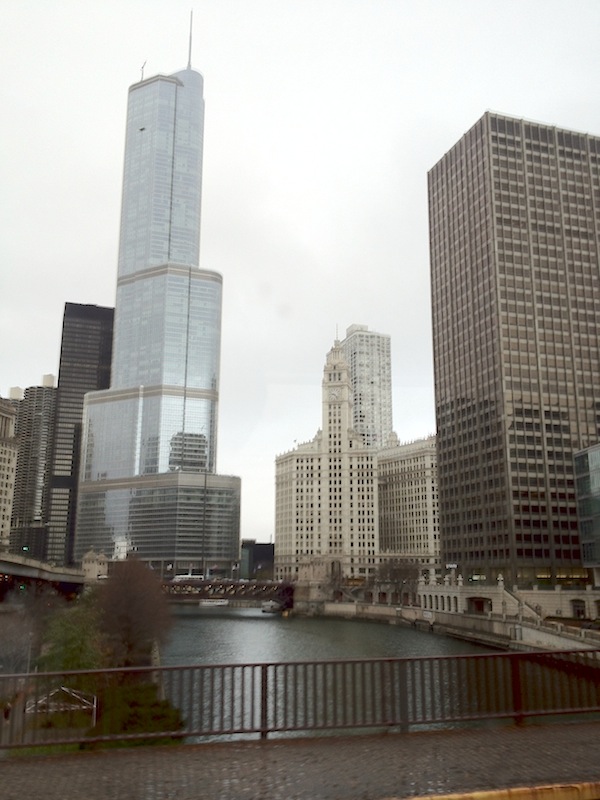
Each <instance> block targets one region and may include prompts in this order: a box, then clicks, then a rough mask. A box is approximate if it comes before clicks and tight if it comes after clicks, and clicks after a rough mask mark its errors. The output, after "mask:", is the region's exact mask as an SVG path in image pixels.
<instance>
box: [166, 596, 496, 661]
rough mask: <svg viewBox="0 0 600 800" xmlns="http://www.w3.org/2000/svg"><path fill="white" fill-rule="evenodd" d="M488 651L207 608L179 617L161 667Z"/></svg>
mask: <svg viewBox="0 0 600 800" xmlns="http://www.w3.org/2000/svg"><path fill="white" fill-rule="evenodd" d="M485 652H491V651H490V649H489V648H486V647H483V646H479V645H475V644H472V643H469V642H463V641H460V640H458V639H451V638H449V637H446V636H438V635H437V634H433V633H429V632H425V631H417V630H414V629H413V628H411V627H405V626H404V625H388V624H384V623H379V622H364V621H355V620H337V619H335V620H334V619H321V618H314V617H313V618H306V617H290V618H288V619H284V618H283V617H280V616H273V615H270V614H263V613H262V612H261V611H260V609H207V610H202V611H199V612H197V613H196V614H195V615H193V616H192V615H185V616H178V617H176V618H175V624H174V626H173V630H172V631H171V636H170V639H169V641H168V643H167V644H166V645H165V647H164V648H163V651H162V663H163V665H164V666H170V665H173V666H175V665H193V664H252V663H258V662H265V661H268V662H272V661H275V662H279V661H315V660H319V659H341V658H401V657H407V658H408V657H411V658H414V657H416V656H442V655H456V654H458V653H485Z"/></svg>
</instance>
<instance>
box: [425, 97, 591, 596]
mask: <svg viewBox="0 0 600 800" xmlns="http://www.w3.org/2000/svg"><path fill="white" fill-rule="evenodd" d="M599 159H600V139H599V138H597V137H594V136H589V135H587V134H580V133H574V132H572V131H566V130H561V129H558V128H555V127H551V126H548V125H541V124H538V123H534V122H528V121H526V120H520V119H512V118H509V117H505V116H502V115H499V114H494V113H491V112H487V113H486V114H484V116H483V117H482V118H481V119H480V120H479V121H478V122H477V123H476V124H475V125H474V126H473V127H472V128H471V130H469V131H468V132H467V133H466V134H465V135H464V136H463V137H462V139H461V140H460V141H459V142H458V143H457V144H456V145H455V146H454V147H453V148H452V149H451V150H450V151H449V152H448V153H446V155H445V156H444V157H443V158H442V159H441V160H440V161H439V162H438V163H437V164H436V165H435V166H434V167H433V169H431V171H430V172H429V178H428V180H429V216H430V247H431V297H432V311H433V347H434V369H435V396H436V417H437V446H438V483H439V504H440V535H441V550H442V565H444V562H446V563H452V564H456V565H457V569H458V571H459V572H460V573H462V574H463V577H464V578H465V580H471V581H477V580H486V581H488V582H490V581H494V580H495V579H496V578H497V577H498V576H500V575H503V577H504V580H505V582H506V584H507V585H508V586H510V585H513V584H519V585H524V584H544V583H549V584H559V583H565V584H566V583H572V582H579V581H582V580H584V579H585V574H586V573H585V570H583V568H582V561H581V550H580V540H579V531H578V523H577V506H576V500H575V486H574V476H573V455H574V452H575V451H576V450H579V449H583V448H586V447H588V446H589V445H591V444H593V443H595V442H596V441H598V438H599V433H600V428H599V426H600V337H599V334H600V317H599V315H598V308H599V307H600V271H599V270H598V262H599V253H598V243H599V242H600V169H599Z"/></svg>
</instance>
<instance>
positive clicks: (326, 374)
mask: <svg viewBox="0 0 600 800" xmlns="http://www.w3.org/2000/svg"><path fill="white" fill-rule="evenodd" d="M351 426H352V384H351V383H350V371H349V368H348V364H347V362H346V359H345V357H344V353H343V351H342V348H341V347H340V343H339V341H338V340H337V339H336V340H335V342H334V345H333V347H332V348H331V350H330V351H329V353H328V354H327V360H326V362H325V368H324V370H323V434H324V435H325V437H326V438H328V439H329V440H330V441H331V443H332V446H333V445H334V444H335V445H336V446H337V447H339V446H340V445H341V443H342V442H341V438H340V437H341V436H342V435H345V436H346V437H347V435H348V432H349V430H350V428H351Z"/></svg>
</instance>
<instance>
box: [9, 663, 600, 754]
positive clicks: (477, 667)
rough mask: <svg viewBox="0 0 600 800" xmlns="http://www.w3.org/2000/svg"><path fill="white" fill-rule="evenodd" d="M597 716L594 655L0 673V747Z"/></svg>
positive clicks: (599, 687)
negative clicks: (553, 716)
mask: <svg viewBox="0 0 600 800" xmlns="http://www.w3.org/2000/svg"><path fill="white" fill-rule="evenodd" d="M598 712H600V650H576V651H552V652H537V653H492V654H482V655H459V656H440V657H421V658H395V659H388V658H386V659H357V660H343V661H307V662H289V663H264V664H225V665H223V664H222V665H206V666H188V667H162V668H155V667H148V668H134V669H113V670H102V671H78V672H68V673H58V672H52V673H31V674H27V675H0V747H2V748H8V747H32V746H37V745H49V744H74V743H75V744H80V745H83V746H87V745H90V746H91V745H92V744H94V743H102V742H110V741H116V740H125V741H126V740H135V741H145V740H148V741H149V740H159V741H161V742H167V741H176V740H180V739H187V740H191V741H202V740H204V739H205V738H206V739H208V738H211V737H221V738H232V739H240V738H247V737H261V738H266V737H267V736H269V735H279V736H285V735H287V736H289V735H299V734H308V733H311V734H318V733H322V732H326V731H336V732H342V731H344V730H364V729H369V728H370V729H396V730H399V731H410V730H413V729H418V728H423V727H438V726H445V727H451V726H456V725H459V724H468V723H474V722H478V721H484V720H493V719H512V720H514V721H516V722H521V721H523V720H525V719H526V718H529V717H548V716H552V715H566V714H572V715H583V714H596V713H598Z"/></svg>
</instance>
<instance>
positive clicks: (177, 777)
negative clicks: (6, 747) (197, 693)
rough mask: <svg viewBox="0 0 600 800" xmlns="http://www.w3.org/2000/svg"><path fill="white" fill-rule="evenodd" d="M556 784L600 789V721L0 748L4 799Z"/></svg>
mask: <svg viewBox="0 0 600 800" xmlns="http://www.w3.org/2000/svg"><path fill="white" fill-rule="evenodd" d="M549 784H556V785H560V786H561V787H562V788H560V789H558V788H556V787H555V788H554V789H553V790H551V791H549V792H548V793H546V792H544V793H539V792H538V793H537V795H535V796H536V797H537V798H540V797H543V798H544V800H571V798H573V800H575V798H580V800H595V798H600V722H597V723H593V722H591V723H590V722H588V723H571V724H567V723H557V724H543V725H541V724H540V725H532V724H528V725H525V726H522V727H517V726H512V725H502V726H491V727H485V728H478V729H474V728H469V729H466V730H450V731H424V732H415V733H409V734H396V733H393V734H373V735H360V736H343V737H342V736H336V737H323V738H302V739H285V740H281V739H280V740H275V739H270V740H267V741H265V742H258V741H252V742H230V743H207V744H200V745H181V746H173V747H164V746H156V747H152V746H144V747H135V748H127V749H113V750H104V751H94V752H74V753H69V754H64V755H53V756H31V755H19V754H18V752H17V751H12V752H10V753H7V752H6V751H4V752H3V753H2V754H1V755H0V800H23V798H28V800H199V799H200V798H202V800H384V798H385V799H386V800H388V799H389V798H411V797H416V796H427V797H431V796H433V795H444V794H451V793H454V794H462V795H465V794H467V793H471V792H481V791H486V790H496V795H495V797H499V798H502V800H505V799H507V798H508V793H507V792H502V791H500V792H498V790H503V789H509V788H513V787H532V786H547V785H549ZM574 784H576V785H577V786H576V787H574V786H573V785H574ZM569 786H570V787H571V788H570V789H569V788H567V787H569ZM510 796H511V798H513V797H515V796H516V797H519V798H520V800H522V798H528V797H533V796H534V794H533V793H531V792H529V793H524V794H521V793H517V795H515V794H514V793H511V795H510ZM492 797H494V795H492Z"/></svg>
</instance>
